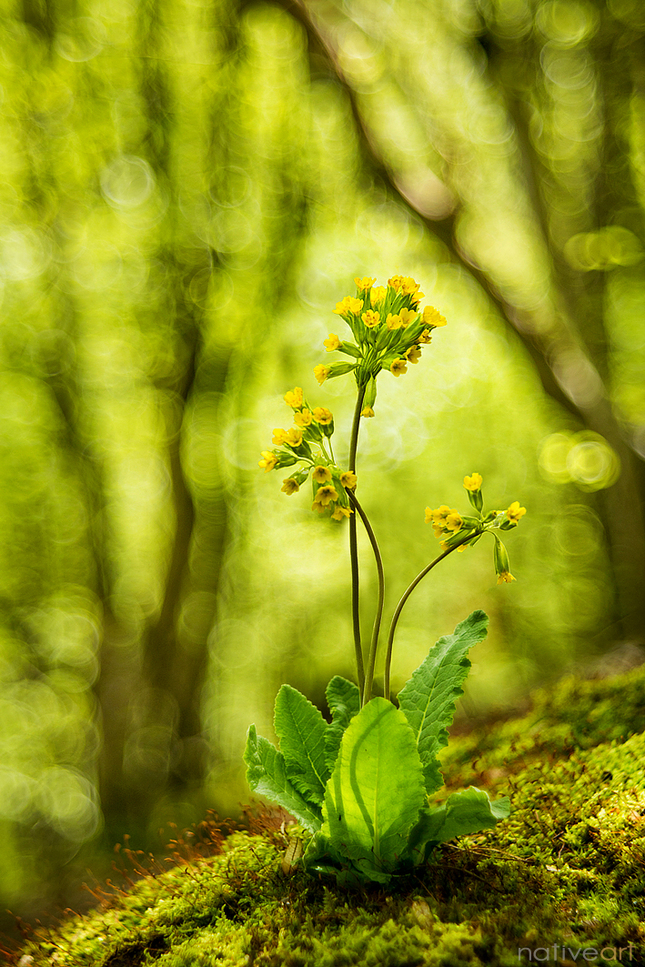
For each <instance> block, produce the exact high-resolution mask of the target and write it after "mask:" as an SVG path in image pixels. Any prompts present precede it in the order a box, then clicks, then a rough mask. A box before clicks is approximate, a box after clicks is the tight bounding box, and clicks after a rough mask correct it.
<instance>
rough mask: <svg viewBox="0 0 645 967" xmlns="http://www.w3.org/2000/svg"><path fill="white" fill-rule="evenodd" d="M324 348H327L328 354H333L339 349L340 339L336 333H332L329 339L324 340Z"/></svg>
mask: <svg viewBox="0 0 645 967" xmlns="http://www.w3.org/2000/svg"><path fill="white" fill-rule="evenodd" d="M323 346H326V347H327V352H328V353H333V352H334V350H335V349H338V347H339V346H340V339H339V338H338V336H337V335H336V334H335V333H333V332H330V333H329V338H328V339H325V340H324V342H323Z"/></svg>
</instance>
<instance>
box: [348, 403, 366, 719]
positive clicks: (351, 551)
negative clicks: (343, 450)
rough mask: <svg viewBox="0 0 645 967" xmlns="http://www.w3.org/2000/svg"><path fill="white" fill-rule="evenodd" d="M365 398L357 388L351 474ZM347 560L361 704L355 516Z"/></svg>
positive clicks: (362, 684)
mask: <svg viewBox="0 0 645 967" xmlns="http://www.w3.org/2000/svg"><path fill="white" fill-rule="evenodd" d="M364 397H365V387H364V386H359V387H358V396H357V398H356V407H355V408H354V421H353V423H352V433H351V437H350V441H349V467H348V469H349V470H351V472H352V473H356V451H357V449H358V430H359V426H360V421H361V410H362V409H363V399H364ZM349 559H350V566H351V572H352V626H353V630H354V650H355V653H356V672H357V675H358V690H359V692H360V698H361V704H362V702H363V695H364V691H365V668H364V665H363V649H362V646H361V619H360V611H359V598H358V591H359V586H358V535H357V532H356V514H352V515H351V517H350V518H349Z"/></svg>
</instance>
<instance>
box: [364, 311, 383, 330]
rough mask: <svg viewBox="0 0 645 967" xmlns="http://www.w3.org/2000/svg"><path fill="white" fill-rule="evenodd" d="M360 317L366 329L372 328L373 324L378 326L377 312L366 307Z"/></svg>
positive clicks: (379, 318)
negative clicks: (365, 310)
mask: <svg viewBox="0 0 645 967" xmlns="http://www.w3.org/2000/svg"><path fill="white" fill-rule="evenodd" d="M361 319H362V320H363V322H364V323H365V325H366V326H367V328H368V329H373V328H374V326H378V324H379V322H380V321H381V317H380V315H379V313H378V312H373V311H372V309H368V310H367V312H364V313H363V315H362V316H361Z"/></svg>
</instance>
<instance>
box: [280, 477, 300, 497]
mask: <svg viewBox="0 0 645 967" xmlns="http://www.w3.org/2000/svg"><path fill="white" fill-rule="evenodd" d="M280 489H281V490H282V491H283V492H284V493H285V494H297V493H298V491H299V490H300V484H299V483H298V481H297V480H294V478H293V477H287V479H286V480H283V481H282V487H281V488H280Z"/></svg>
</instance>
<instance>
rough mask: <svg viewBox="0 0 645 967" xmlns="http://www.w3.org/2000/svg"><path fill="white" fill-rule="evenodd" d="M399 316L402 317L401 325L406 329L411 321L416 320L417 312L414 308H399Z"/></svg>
mask: <svg viewBox="0 0 645 967" xmlns="http://www.w3.org/2000/svg"><path fill="white" fill-rule="evenodd" d="M399 317H400V319H401V325H402V326H403V328H404V329H407V327H408V326H409V325H410V323H411V322H414V320H415V319H416V317H417V314H416V312H415V311H414V310H413V309H399Z"/></svg>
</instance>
